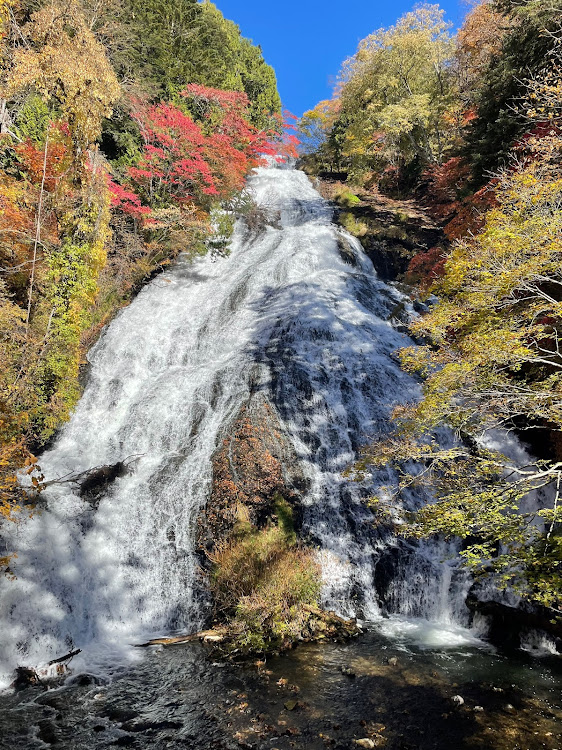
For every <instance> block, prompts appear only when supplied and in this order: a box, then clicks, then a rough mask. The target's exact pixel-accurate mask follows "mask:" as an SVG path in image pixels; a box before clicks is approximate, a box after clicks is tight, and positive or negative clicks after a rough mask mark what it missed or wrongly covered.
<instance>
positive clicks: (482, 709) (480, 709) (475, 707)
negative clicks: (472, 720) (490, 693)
mask: <svg viewBox="0 0 562 750" xmlns="http://www.w3.org/2000/svg"><path fill="white" fill-rule="evenodd" d="M474 711H475V712H476V713H477V714H481V713H482V712H483V711H484V708H483V706H474Z"/></svg>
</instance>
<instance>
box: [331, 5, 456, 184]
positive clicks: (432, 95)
mask: <svg viewBox="0 0 562 750" xmlns="http://www.w3.org/2000/svg"><path fill="white" fill-rule="evenodd" d="M450 29H451V25H450V24H448V23H446V22H445V20H444V12H443V11H442V10H441V9H440V8H439V7H438V6H437V5H421V6H418V7H417V8H416V9H415V10H414V11H412V12H410V13H407V14H406V15H404V16H403V17H402V18H401V19H400V20H399V21H398V22H397V23H396V25H395V26H392V27H390V28H388V29H379V30H378V31H376V32H374V33H373V34H371V35H370V36H368V37H367V38H366V39H364V40H363V41H362V42H361V43H360V45H359V49H358V51H357V53H356V54H355V55H354V57H352V58H350V59H349V60H347V61H346V62H345V64H344V67H343V70H342V73H341V74H340V81H341V82H340V87H341V92H340V96H341V111H342V116H343V117H345V118H346V119H347V126H346V136H345V145H344V155H345V156H347V157H348V159H349V161H350V163H351V165H352V167H355V168H356V169H359V171H361V170H364V169H369V168H373V166H376V165H377V164H378V165H380V164H381V162H382V163H389V162H392V161H394V162H396V160H401V161H402V162H404V161H405V162H411V161H412V160H415V159H418V160H420V161H421V162H422V163H424V164H428V163H434V162H437V163H440V162H441V161H442V160H443V158H444V157H445V155H446V154H447V152H448V149H449V147H450V145H451V141H452V138H453V137H454V136H455V133H454V131H455V128H454V127H452V123H453V122H454V116H453V115H454V112H455V110H456V107H457V104H458V88H457V82H456V78H455V75H454V71H453V66H452V59H453V54H454V41H453V38H452V36H451V33H450Z"/></svg>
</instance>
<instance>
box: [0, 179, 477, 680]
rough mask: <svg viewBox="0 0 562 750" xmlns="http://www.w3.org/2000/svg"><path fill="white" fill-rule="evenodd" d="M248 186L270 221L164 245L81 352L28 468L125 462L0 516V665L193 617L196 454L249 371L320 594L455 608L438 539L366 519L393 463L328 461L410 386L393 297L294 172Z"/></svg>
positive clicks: (197, 622)
mask: <svg viewBox="0 0 562 750" xmlns="http://www.w3.org/2000/svg"><path fill="white" fill-rule="evenodd" d="M250 190H251V191H252V192H253V194H254V196H255V198H256V200H257V202H258V204H259V205H260V206H262V207H263V208H266V209H267V211H268V212H270V213H276V214H277V215H280V217H281V218H280V222H279V224H278V225H277V224H276V225H275V226H268V227H267V228H266V229H265V231H263V232H261V233H258V234H252V233H251V232H250V231H249V230H248V229H247V227H246V225H245V224H244V222H239V223H238V224H237V226H236V229H235V233H234V236H233V240H232V243H231V253H230V255H229V256H228V257H225V258H219V259H216V258H213V257H210V256H207V257H205V258H203V259H200V260H197V261H195V262H188V261H187V260H182V259H180V260H179V262H178V263H177V264H176V265H175V266H174V267H173V268H172V269H171V270H170V271H168V272H167V273H165V274H163V275H161V276H159V277H158V278H156V279H155V280H153V281H152V282H151V283H150V284H149V285H148V286H147V287H145V288H144V289H143V290H142V291H141V293H140V294H139V295H138V297H137V298H136V299H135V300H134V302H133V303H132V304H131V305H130V306H129V307H128V308H126V309H124V310H123V311H121V312H120V313H119V314H118V315H117V317H116V318H115V320H114V321H113V322H112V323H111V325H109V326H108V328H107V330H106V331H105V332H104V334H103V335H102V337H101V338H100V340H99V341H98V342H97V344H96V345H95V346H94V347H93V349H92V350H91V351H90V353H89V356H88V360H89V374H88V382H87V386H86V389H85V392H84V395H83V397H82V399H81V400H80V402H79V404H78V405H77V407H76V409H75V412H74V414H73V416H72V418H71V420H70V422H69V423H68V424H67V425H66V427H65V428H64V429H63V430H62V431H61V433H60V435H59V436H58V437H57V440H56V442H55V443H54V445H53V447H52V448H51V449H50V450H48V451H47V452H46V453H45V454H44V455H43V456H41V458H40V464H41V467H42V471H43V473H44V474H45V476H46V479H47V480H52V479H56V478H61V477H68V476H72V475H75V474H76V473H79V472H83V471H86V470H88V469H91V468H92V467H97V466H107V465H114V464H116V463H117V462H125V464H126V465H127V471H125V472H123V473H122V474H121V475H120V476H118V477H117V478H116V479H115V481H114V482H112V483H111V484H110V485H109V487H108V489H107V491H106V492H105V494H104V495H103V497H102V498H101V499H99V501H98V500H97V501H96V502H91V501H88V500H87V499H85V498H83V497H81V496H80V494H79V493H78V492H77V491H76V487H75V485H73V484H72V483H69V482H63V483H59V484H53V485H51V486H50V487H49V488H48V489H47V490H46V491H45V493H44V495H43V496H42V500H41V502H42V504H43V505H44V507H43V508H41V509H39V511H38V512H36V513H35V514H34V515H33V516H32V517H31V518H29V519H23V520H22V521H21V522H20V523H19V524H16V525H13V526H10V528H7V529H6V530H5V537H4V541H5V544H6V546H7V549H9V550H15V551H16V552H17V558H16V559H15V561H14V565H13V568H14V572H15V576H16V578H15V580H10V579H7V578H4V579H2V580H1V581H0V586H1V595H2V604H1V614H0V632H1V639H2V643H1V646H0V648H1V649H2V652H1V660H2V665H1V669H0V671H1V672H2V673H3V675H4V676H7V675H9V673H10V672H11V670H12V669H13V668H14V666H15V665H16V664H24V665H27V664H28V665H37V664H44V663H45V662H47V661H49V660H50V659H53V658H56V657H58V656H61V655H63V654H65V653H67V652H68V651H70V650H71V649H72V648H81V649H83V652H84V654H85V655H86V658H90V659H94V660H95V659H99V660H103V659H104V658H107V659H115V658H119V655H120V654H121V652H122V651H123V650H126V649H128V648H129V646H130V645H131V644H135V643H138V642H140V641H141V640H146V639H147V638H148V637H151V636H154V635H158V634H162V633H168V632H171V631H186V630H187V631H190V630H196V629H197V628H199V627H200V626H201V624H202V622H203V618H204V616H205V609H204V606H203V603H204V597H203V596H201V586H202V581H201V578H200V574H199V572H198V564H197V556H196V549H195V528H196V522H197V518H198V516H199V513H200V511H201V508H202V507H203V506H204V505H205V502H206V500H207V498H208V495H209V491H210V484H211V478H212V477H211V474H212V466H211V457H212V456H213V453H214V452H215V450H216V448H217V446H218V444H219V442H220V440H221V437H222V436H223V434H224V430H225V426H227V425H228V424H229V423H230V422H232V420H233V419H234V418H235V417H236V415H237V414H238V412H239V410H240V408H241V407H242V406H243V405H244V404H245V403H246V402H247V401H248V398H249V397H250V395H251V394H252V393H254V392H256V390H258V389H259V390H261V391H262V392H264V393H266V394H267V397H268V399H269V401H270V403H271V404H272V405H273V407H274V408H275V409H276V410H277V413H278V416H279V420H280V423H281V424H282V426H283V429H284V430H285V432H286V435H287V436H288V439H289V440H290V441H291V443H292V444H293V446H294V450H295V453H296V455H297V456H298V458H299V461H300V463H301V469H302V472H303V474H304V476H305V477H306V489H305V491H304V492H303V498H302V502H303V506H304V511H303V531H304V533H305V534H306V536H307V537H308V538H309V539H310V540H311V541H312V542H313V543H315V544H316V545H317V546H318V549H319V551H318V555H319V559H320V561H321V563H322V570H323V576H324V594H323V596H324V604H325V605H326V606H328V607H330V608H333V609H336V610H337V611H339V612H341V613H343V614H345V615H358V616H360V617H362V618H365V619H374V618H376V617H379V616H380V614H381V612H384V613H388V612H394V613H401V614H403V615H405V616H407V617H418V618H419V617H422V618H426V619H427V618H429V619H434V620H439V621H443V622H445V623H449V624H451V623H458V622H462V618H463V613H462V607H463V605H462V602H463V597H464V592H465V588H466V580H465V579H463V577H462V576H461V575H459V573H458V571H457V569H456V567H455V565H454V564H452V563H451V562H450V561H445V562H442V560H443V559H444V557H446V556H447V550H444V549H441V548H436V547H434V546H431V545H422V546H420V547H418V548H416V549H414V548H412V547H406V546H404V545H403V543H399V542H397V541H396V540H395V539H394V538H392V537H391V536H390V535H389V533H388V531H384V530H379V529H377V528H376V525H375V524H374V523H373V516H372V514H371V512H370V510H369V509H368V507H367V506H366V504H365V503H364V500H365V498H366V497H368V496H369V495H370V494H372V493H373V491H374V489H375V488H376V487H377V486H382V485H385V484H388V483H389V482H390V483H392V482H393V481H394V480H395V477H393V476H392V475H391V473H390V472H389V471H388V470H381V471H380V472H378V473H377V475H376V476H374V477H373V478H372V481H371V480H369V481H367V480H364V481H361V482H353V481H351V480H350V479H347V478H344V477H343V476H342V471H343V470H344V469H345V468H346V467H347V466H348V465H349V464H350V463H351V462H353V460H354V459H355V458H356V457H357V451H358V449H359V448H360V446H361V445H362V444H363V443H365V442H366V441H368V440H369V439H370V438H373V437H375V436H377V435H380V434H381V433H384V432H385V431H386V430H387V429H388V425H389V413H390V411H391V409H392V407H393V405H395V404H397V403H400V402H403V401H405V400H411V399H414V398H416V397H417V396H418V385H417V384H416V383H415V382H414V380H413V379H412V378H411V377H410V376H409V375H407V374H406V373H404V372H403V371H401V369H400V367H399V365H398V363H397V359H396V354H395V352H396V350H397V349H399V348H400V347H402V346H404V345H407V344H409V343H411V342H410V340H409V339H408V338H407V336H405V335H404V334H403V333H400V332H398V331H397V330H396V329H395V328H393V326H392V324H391V322H390V319H391V316H392V312H393V310H394V309H395V308H396V306H397V305H403V304H404V298H403V297H402V296H401V295H400V294H399V292H397V291H396V290H395V289H394V288H393V287H391V286H389V285H386V284H384V283H382V282H381V281H380V280H379V279H378V278H377V276H376V274H375V272H374V270H373V267H372V264H371V262H370V261H369V260H368V258H366V257H365V255H364V254H363V253H362V251H361V247H360V245H359V243H358V242H357V241H356V240H355V239H354V238H352V237H351V236H349V235H347V234H346V233H345V232H342V230H341V229H339V228H338V227H336V226H335V225H334V224H332V223H331V215H332V211H331V208H330V206H329V204H327V203H326V202H325V201H324V200H323V199H322V198H321V197H320V195H319V194H318V193H317V192H316V191H315V190H314V188H313V187H312V185H311V184H310V182H309V180H308V178H307V177H306V176H305V175H304V174H303V173H302V172H299V171H296V170H293V169H288V168H262V169H258V170H257V172H256V174H255V176H253V177H252V179H251V180H250ZM412 502H413V503H415V502H420V499H419V498H418V499H416V498H413V500H412ZM377 566H379V568H378V570H377ZM384 571H386V573H385V575H384V576H382V573H383V572H384ZM381 576H382V578H381ZM383 578H384V580H385V581H386V583H385V584H384V586H383V585H381V583H380V581H381V580H382V579H383ZM383 589H384V590H383ZM116 655H117V656H116Z"/></svg>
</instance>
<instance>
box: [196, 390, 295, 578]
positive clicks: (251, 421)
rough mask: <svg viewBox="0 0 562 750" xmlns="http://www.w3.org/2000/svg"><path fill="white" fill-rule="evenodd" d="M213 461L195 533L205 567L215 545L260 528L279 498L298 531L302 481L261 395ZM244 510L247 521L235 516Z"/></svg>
mask: <svg viewBox="0 0 562 750" xmlns="http://www.w3.org/2000/svg"><path fill="white" fill-rule="evenodd" d="M212 461H213V483H212V487H211V495H210V498H209V500H208V502H207V504H206V506H205V508H204V510H203V511H202V513H201V515H200V517H199V519H198V530H197V547H198V550H199V552H200V554H201V555H202V560H203V563H204V564H206V562H205V560H206V555H207V554H208V553H209V552H211V551H212V550H213V549H214V548H215V545H216V544H217V542H219V541H221V540H224V539H229V538H230V537H231V535H232V532H233V530H234V528H235V527H236V525H237V524H240V523H241V522H249V523H251V524H252V525H253V526H255V527H257V528H261V527H262V526H264V525H265V524H266V523H267V522H268V520H269V519H270V518H271V517H272V515H273V514H274V513H275V506H276V503H277V502H278V500H279V497H282V498H284V499H285V500H286V501H287V502H288V503H289V504H290V505H291V507H292V510H293V518H294V522H295V527H296V530H298V528H299V527H300V524H301V515H302V509H301V508H300V503H299V498H300V494H301V491H300V488H302V487H304V486H305V485H306V480H305V478H304V475H303V473H302V469H301V467H300V463H299V459H298V457H297V455H296V453H295V449H294V447H293V445H292V443H291V442H290V440H289V439H288V437H287V436H286V435H285V434H284V431H283V428H282V426H281V422H280V420H279V417H278V416H277V412H276V410H275V407H274V406H273V405H272V404H271V403H270V402H269V401H268V400H267V398H265V397H264V396H263V394H261V393H259V394H255V395H252V396H251V397H250V399H249V401H248V403H247V404H246V405H245V406H244V407H243V408H242V409H241V410H240V412H239V414H238V416H237V417H236V419H235V420H234V421H233V423H232V424H231V425H230V426H229V427H228V430H227V434H226V435H225V437H224V439H223V441H222V444H221V445H220V446H219V448H218V450H217V451H216V452H215V454H214V456H213V459H212ZM242 506H243V507H244V508H245V512H246V513H247V518H241V517H240V515H239V514H240V509H241V507H242Z"/></svg>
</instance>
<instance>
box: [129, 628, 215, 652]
mask: <svg viewBox="0 0 562 750" xmlns="http://www.w3.org/2000/svg"><path fill="white" fill-rule="evenodd" d="M224 638H225V633H224V632H222V631H220V630H202V631H201V632H199V633H191V634H190V635H177V636H171V637H169V638H153V639H152V640H150V641H147V642H146V643H137V644H136V647H137V648H147V647H148V646H176V645H179V644H182V643H193V641H202V642H203V643H220V642H221V641H223V640H224Z"/></svg>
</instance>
